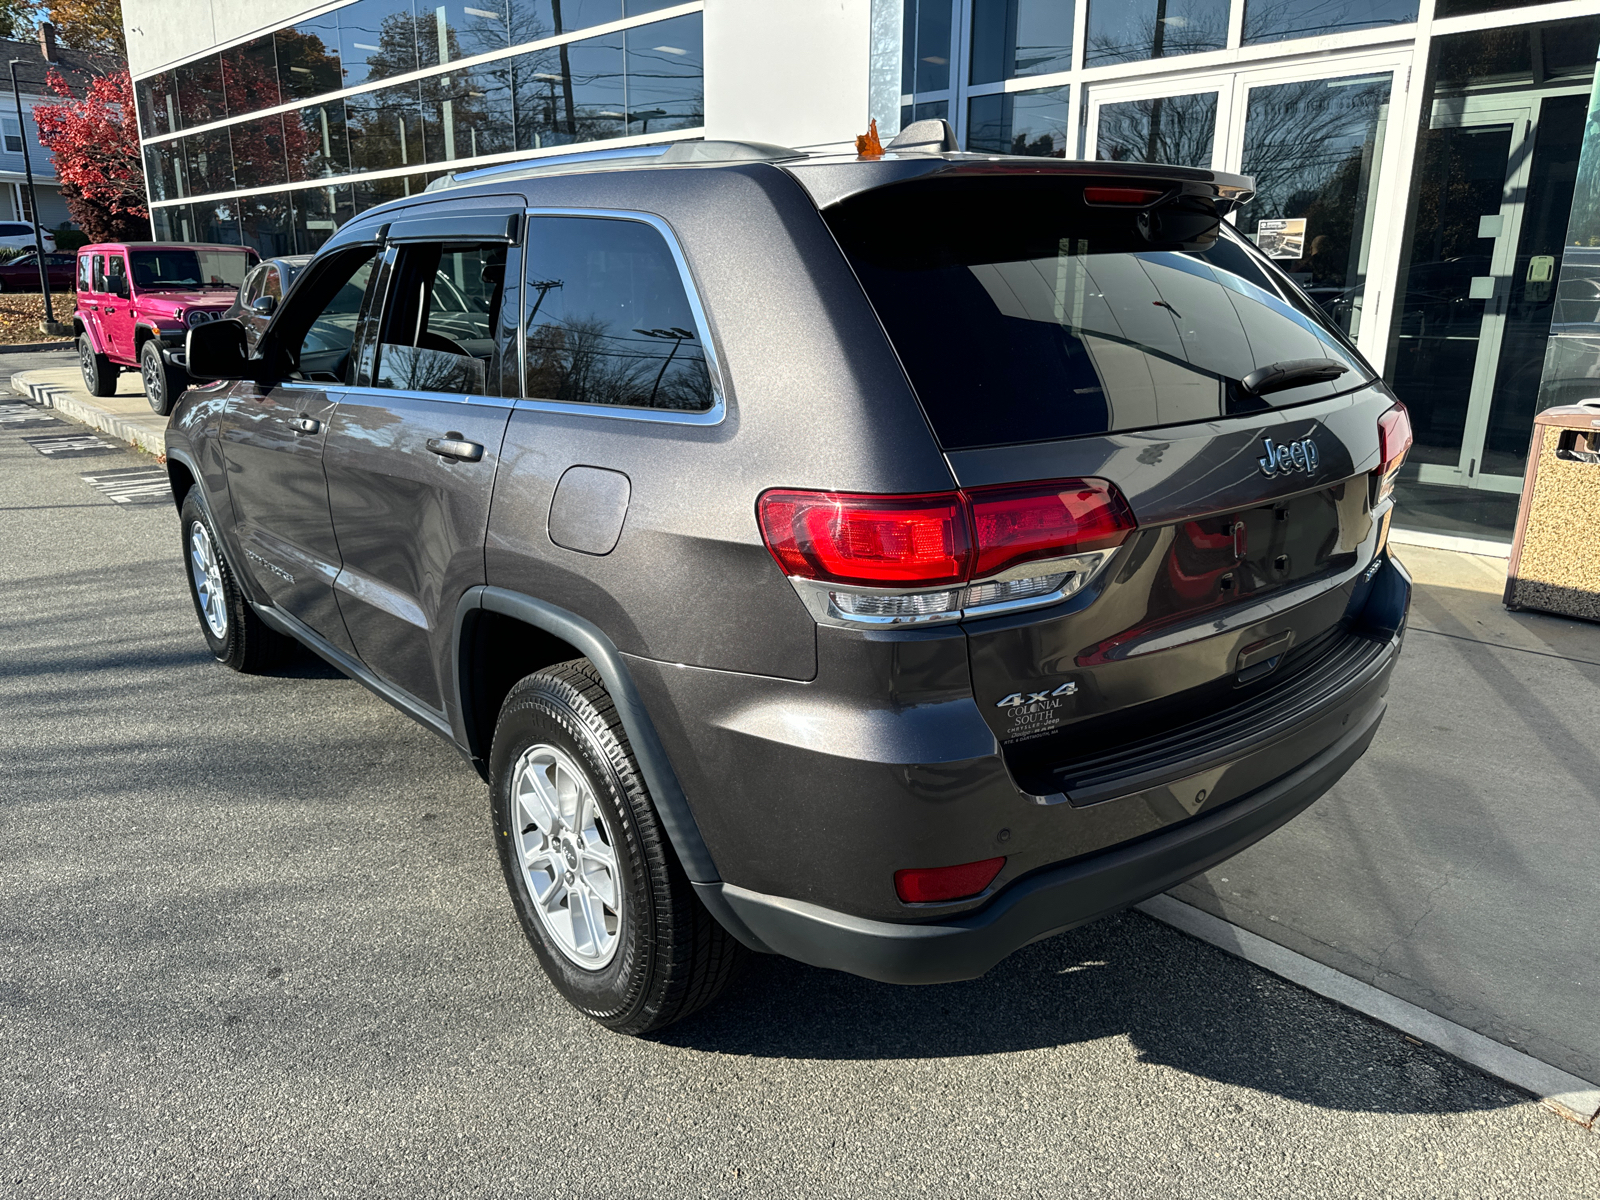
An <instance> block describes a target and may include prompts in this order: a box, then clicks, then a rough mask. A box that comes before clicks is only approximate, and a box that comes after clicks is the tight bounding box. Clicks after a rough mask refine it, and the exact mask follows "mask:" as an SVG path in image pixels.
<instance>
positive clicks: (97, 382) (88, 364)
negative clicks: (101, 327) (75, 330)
mask: <svg viewBox="0 0 1600 1200" xmlns="http://www.w3.org/2000/svg"><path fill="white" fill-rule="evenodd" d="M78 366H79V368H80V369H82V371H83V386H84V387H85V388H87V389H88V390H89V394H90V395H91V396H114V395H116V392H117V374H118V372H117V368H116V367H114V366H112V365H111V360H110V359H109V358H107V357H106V356H105V355H104V354H97V353H96V352H95V348H94V343H93V342H91V341H90V340H89V335H88V334H87V333H85V334H83V335H81V336H80V337H79V338H78Z"/></svg>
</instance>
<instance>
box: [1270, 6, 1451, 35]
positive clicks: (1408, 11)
mask: <svg viewBox="0 0 1600 1200" xmlns="http://www.w3.org/2000/svg"><path fill="white" fill-rule="evenodd" d="M1439 7H1440V8H1441V9H1442V8H1443V7H1444V4H1443V2H1442V0H1441V3H1440V6H1439ZM1416 19H1417V0H1246V3H1245V9H1244V40H1245V42H1247V43H1249V42H1278V41H1284V40H1286V39H1288V38H1302V37H1321V36H1322V35H1323V34H1328V33H1348V32H1349V31H1350V30H1352V29H1373V28H1376V27H1378V26H1381V25H1404V24H1407V23H1408V22H1411V21H1415V20H1416Z"/></svg>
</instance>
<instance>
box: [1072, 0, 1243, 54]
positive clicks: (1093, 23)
mask: <svg viewBox="0 0 1600 1200" xmlns="http://www.w3.org/2000/svg"><path fill="white" fill-rule="evenodd" d="M1227 44H1228V0H1089V37H1088V46H1087V47H1086V48H1085V51H1084V61H1085V62H1086V63H1088V64H1089V65H1091V66H1092V65H1094V64H1097V63H1111V62H1137V61H1140V60H1142V59H1147V58H1166V57H1169V56H1171V55H1174V54H1195V53H1198V52H1199V51H1201V50H1221V49H1222V48H1223V47H1224V46H1226V45H1227Z"/></svg>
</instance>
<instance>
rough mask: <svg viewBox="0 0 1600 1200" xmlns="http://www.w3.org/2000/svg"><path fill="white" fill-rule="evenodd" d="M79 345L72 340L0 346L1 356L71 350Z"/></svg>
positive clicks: (64, 339)
mask: <svg viewBox="0 0 1600 1200" xmlns="http://www.w3.org/2000/svg"><path fill="white" fill-rule="evenodd" d="M75 345H77V343H76V342H75V341H73V340H72V339H71V338H63V339H61V340H59V341H54V342H24V343H23V344H21V345H16V346H14V345H9V344H8V345H3V346H0V354H23V353H26V352H27V351H29V350H71V349H72V348H73V347H74V346H75Z"/></svg>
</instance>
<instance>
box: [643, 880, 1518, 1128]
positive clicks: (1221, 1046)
mask: <svg viewBox="0 0 1600 1200" xmlns="http://www.w3.org/2000/svg"><path fill="white" fill-rule="evenodd" d="M1116 1037H1124V1038H1127V1039H1128V1041H1129V1042H1130V1043H1131V1045H1132V1046H1133V1047H1134V1049H1135V1050H1136V1051H1137V1052H1138V1056H1139V1061H1140V1062H1141V1063H1144V1064H1150V1065H1162V1066H1168V1067H1173V1068H1176V1069H1178V1070H1182V1071H1186V1072H1188V1073H1190V1074H1193V1075H1196V1076H1201V1077H1204V1078H1207V1079H1212V1080H1216V1081H1218V1082H1222V1083H1230V1084H1236V1085H1239V1086H1242V1087H1249V1088H1254V1089H1257V1090H1260V1091H1263V1092H1268V1093H1272V1094H1274V1095H1278V1096H1282V1097H1284V1098H1286V1099H1290V1100H1295V1101H1299V1102H1301V1103H1305V1104H1314V1105H1318V1106H1321V1107H1325V1108H1333V1109H1340V1110H1346V1111H1355V1112H1380V1113H1400V1112H1405V1113H1447V1112H1468V1111H1478V1110H1484V1109H1493V1108H1501V1107H1505V1106H1507V1105H1510V1104H1515V1103H1519V1102H1522V1101H1523V1100H1524V1099H1525V1098H1524V1097H1522V1096H1520V1095H1518V1094H1516V1093H1513V1092H1511V1091H1510V1090H1509V1089H1507V1088H1506V1087H1504V1086H1502V1085H1500V1084H1498V1083H1495V1082H1493V1081H1491V1080H1489V1079H1487V1078H1485V1077H1484V1076H1482V1075H1479V1074H1478V1073H1477V1072H1475V1071H1473V1070H1471V1069H1470V1068H1468V1067H1466V1066H1464V1065H1462V1064H1461V1063H1459V1062H1457V1061H1456V1060H1454V1059H1452V1058H1450V1057H1449V1056H1448V1055H1445V1054H1443V1053H1442V1052H1440V1051H1438V1050H1435V1049H1433V1048H1432V1047H1426V1046H1423V1045H1421V1044H1419V1043H1416V1042H1415V1041H1412V1040H1410V1039H1407V1038H1406V1037H1404V1036H1403V1035H1402V1034H1400V1033H1398V1032H1396V1031H1394V1030H1392V1029H1389V1028H1387V1027H1385V1026H1382V1025H1378V1024H1377V1023H1375V1022H1372V1021H1369V1020H1367V1019H1366V1018H1364V1017H1361V1016H1358V1015H1357V1014H1355V1013H1352V1012H1350V1011H1348V1010H1346V1009H1343V1008H1340V1007H1338V1006H1337V1005H1334V1004H1331V1003H1330V1002H1328V1001H1326V1000H1324V999H1322V998H1321V997H1318V996H1314V995H1312V994H1311V993H1309V992H1306V991H1303V990H1302V989H1300V988H1298V987H1296V986H1294V985H1293V984H1290V983H1287V982H1285V981H1283V980H1281V979H1278V978H1276V977H1275V976H1272V975H1270V974H1268V973H1266V972H1264V971H1261V970H1259V969H1257V968H1255V967H1253V966H1251V965H1250V964H1248V963H1245V962H1242V961H1240V960H1238V959H1235V958H1232V957H1231V956H1229V955H1226V954H1224V953H1222V952H1221V951H1219V950H1217V949H1215V948H1214V947H1211V946H1207V945H1204V944H1202V943H1200V942H1198V941H1195V940H1193V939H1191V938H1189V937H1186V936H1185V935H1183V934H1181V933H1178V932H1176V931H1174V930H1172V929H1169V928H1167V927H1166V926H1164V925H1161V924H1158V923H1157V922H1155V921H1153V920H1151V919H1150V918H1148V917H1145V916H1143V915H1141V914H1139V913H1133V912H1127V913H1122V914H1119V915H1117V916H1113V917H1108V918H1106V919H1104V920H1101V921H1097V922H1095V923H1093V924H1090V925H1086V926H1084V927H1082V928H1080V929H1076V930H1072V931H1070V932H1068V933H1065V934H1062V935H1061V936H1059V937H1055V938H1052V939H1049V940H1047V941H1044V942H1040V943H1038V944H1036V945H1033V946H1029V947H1027V948H1025V949H1023V950H1021V951H1019V952H1018V953H1016V954H1014V955H1012V956H1011V957H1010V958H1009V959H1007V960H1006V961H1004V962H1002V963H1001V964H999V965H998V966H997V967H995V968H994V969H993V970H991V971H990V972H989V973H988V974H987V975H985V976H983V977H982V978H981V979H975V980H969V981H967V982H963V983H953V984H944V985H939V986H932V987H896V986H892V985H888V984H880V983H874V982H872V981H870V980H866V979H860V978H857V977H855V976H852V975H846V974H843V973H841V972H837V971H826V970H820V969H817V968H812V967H807V966H804V965H802V964H800V963H796V962H792V961H790V960H788V959H783V958H777V957H773V956H767V955H761V956H757V957H755V958H754V959H753V960H752V962H751V963H750V964H749V965H748V966H747V967H746V969H745V971H744V972H743V974H742V975H741V976H740V978H739V979H738V980H736V981H735V983H734V984H733V986H732V987H731V988H730V989H729V991H728V993H727V994H726V995H724V997H723V998H722V999H721V1000H720V1001H719V1002H718V1003H717V1004H716V1005H715V1006H714V1007H712V1008H710V1009H708V1010H707V1011H706V1012H704V1013H703V1014H701V1015H699V1016H697V1017H694V1018H692V1019H691V1020H689V1021H686V1022H684V1023H683V1024H682V1025H679V1026H673V1027H671V1028H669V1029H667V1030H665V1031H663V1032H662V1033H661V1034H660V1035H658V1037H657V1040H658V1041H660V1042H661V1043H663V1044H667V1045H673V1046H680V1047H684V1048H693V1049H698V1050H705V1051H714V1052H717V1053H722V1054H733V1055H749V1056H752V1057H768V1058H800V1059H807V1058H809V1059H822V1060H838V1059H852V1060H863V1059H865V1060H871V1059H881V1060H896V1059H915V1058H923V1059H926V1058H961V1057H969V1056H974V1055H989V1054H1004V1053H1016V1052H1026V1051H1031V1050H1038V1049H1045V1048H1051V1047H1057V1046H1064V1045H1070V1044H1073V1043H1080V1042H1082V1043H1087V1042H1091V1041H1097V1040H1100V1039H1103V1038H1116ZM1055 1061H1056V1062H1059V1060H1055ZM1053 1069H1059V1067H1055V1068H1053ZM1134 1078H1137V1076H1134ZM1152 1102H1156V1103H1159V1102H1161V1100H1160V1098H1159V1097H1152ZM1179 1115H1180V1114H1174V1116H1175V1118H1176V1117H1177V1116H1179Z"/></svg>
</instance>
